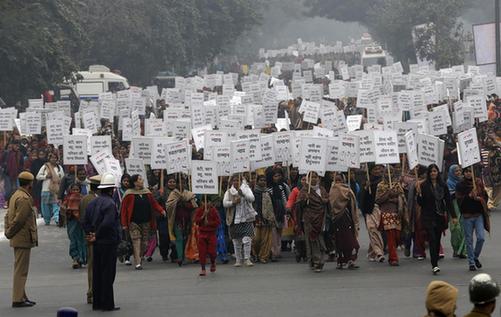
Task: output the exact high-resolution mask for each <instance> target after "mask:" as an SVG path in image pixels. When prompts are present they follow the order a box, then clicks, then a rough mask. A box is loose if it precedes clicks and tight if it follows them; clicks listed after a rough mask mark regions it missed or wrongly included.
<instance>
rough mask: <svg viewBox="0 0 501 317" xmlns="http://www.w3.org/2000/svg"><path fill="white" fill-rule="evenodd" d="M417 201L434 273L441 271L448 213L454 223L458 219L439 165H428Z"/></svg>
mask: <svg viewBox="0 0 501 317" xmlns="http://www.w3.org/2000/svg"><path fill="white" fill-rule="evenodd" d="M416 193H417V203H418V204H419V205H420V206H421V222H422V224H423V227H424V228H425V230H426V235H427V237H428V243H429V245H430V259H431V266H432V271H433V274H437V273H438V272H440V268H439V267H438V259H439V252H440V237H441V235H442V232H443V231H444V230H446V229H447V215H449V216H450V217H451V218H452V223H453V224H457V223H458V220H457V217H456V215H455V214H454V212H453V210H452V208H453V207H452V200H451V195H450V193H449V189H448V188H447V185H446V184H445V183H444V182H443V181H442V178H441V177H440V172H439V169H438V166H437V165H435V164H432V165H430V166H428V170H427V173H426V180H425V181H424V182H418V185H417V186H416Z"/></svg>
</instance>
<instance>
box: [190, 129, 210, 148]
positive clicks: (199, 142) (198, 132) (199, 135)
mask: <svg viewBox="0 0 501 317" xmlns="http://www.w3.org/2000/svg"><path fill="white" fill-rule="evenodd" d="M211 130H212V126H211V125H204V126H201V127H197V128H193V129H191V135H192V137H193V142H194V143H195V147H196V149H197V151H199V150H200V149H202V148H203V147H204V135H205V132H206V131H211Z"/></svg>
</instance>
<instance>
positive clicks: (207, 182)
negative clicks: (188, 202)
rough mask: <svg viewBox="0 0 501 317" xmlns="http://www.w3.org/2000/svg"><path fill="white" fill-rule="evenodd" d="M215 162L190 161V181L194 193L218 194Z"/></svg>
mask: <svg viewBox="0 0 501 317" xmlns="http://www.w3.org/2000/svg"><path fill="white" fill-rule="evenodd" d="M218 180H219V178H218V173H217V163H216V162H214V161H192V163H191V183H192V190H191V191H192V192H193V193H194V194H203V195H206V194H207V195H211V194H218V191H219V186H218Z"/></svg>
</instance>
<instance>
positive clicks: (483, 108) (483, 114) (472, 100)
mask: <svg viewBox="0 0 501 317" xmlns="http://www.w3.org/2000/svg"><path fill="white" fill-rule="evenodd" d="M466 103H467V104H468V105H469V106H470V107H472V108H473V111H474V115H475V118H478V120H479V121H480V122H484V121H487V119H488V118H487V104H486V102H485V98H484V97H483V96H481V95H474V96H468V97H467V98H466Z"/></svg>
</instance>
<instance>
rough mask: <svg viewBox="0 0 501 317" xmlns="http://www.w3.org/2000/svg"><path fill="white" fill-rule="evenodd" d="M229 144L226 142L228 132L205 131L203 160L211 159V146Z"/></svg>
mask: <svg viewBox="0 0 501 317" xmlns="http://www.w3.org/2000/svg"><path fill="white" fill-rule="evenodd" d="M225 145H229V143H228V132H225V131H219V130H214V131H205V135H204V149H207V151H204V160H207V161H212V160H213V158H212V154H213V153H212V150H211V149H212V148H213V147H215V146H225Z"/></svg>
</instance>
